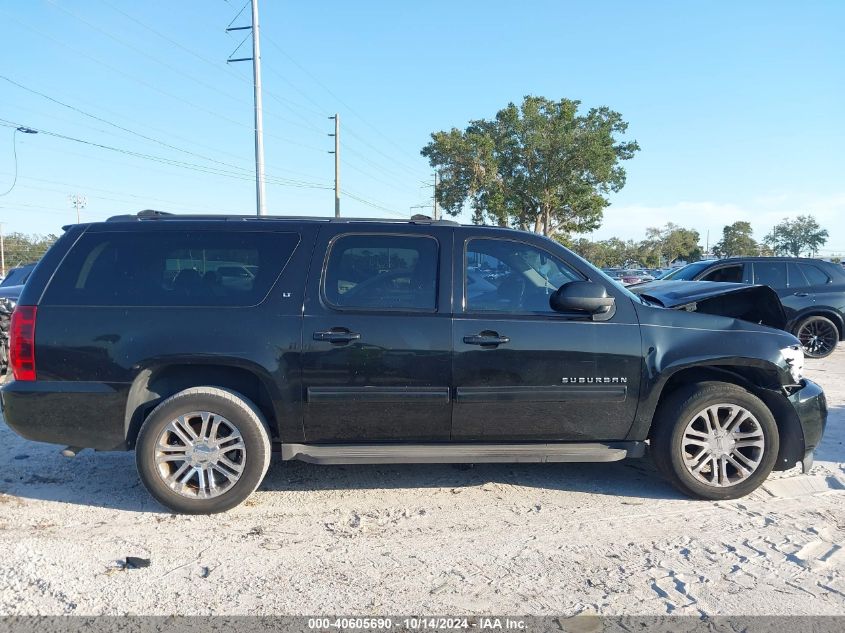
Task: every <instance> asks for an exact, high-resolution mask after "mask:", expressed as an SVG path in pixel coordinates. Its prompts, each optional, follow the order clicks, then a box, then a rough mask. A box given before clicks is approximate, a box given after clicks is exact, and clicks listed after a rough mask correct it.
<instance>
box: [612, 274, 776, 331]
mask: <svg viewBox="0 0 845 633" xmlns="http://www.w3.org/2000/svg"><path fill="white" fill-rule="evenodd" d="M628 290H630V291H631V292H633V293H635V294H637V295H640V296H641V297H642V298H643V299H645V300H647V301H652V302H655V303H658V304H660V305H661V306H663V307H664V308H673V309H676V310H686V311H687V312H702V313H704V314H714V315H718V316H725V317H733V318H735V319H741V320H743V321H749V322H751V323H759V324H761V325H767V326H769V327H773V328H777V329H779V330H782V329H784V328H785V327H786V321H787V319H786V312H784V309H783V304H781V302H780V297H778V295H777V293H776V292H775V291H774V290H772V289H771V288H769V287H768V286H749V285H747V284H731V283H722V282H718V281H675V280H672V279H667V280H660V279H658V280H656V281H650V282H648V283H644V284H637V285H636V286H629V287H628Z"/></svg>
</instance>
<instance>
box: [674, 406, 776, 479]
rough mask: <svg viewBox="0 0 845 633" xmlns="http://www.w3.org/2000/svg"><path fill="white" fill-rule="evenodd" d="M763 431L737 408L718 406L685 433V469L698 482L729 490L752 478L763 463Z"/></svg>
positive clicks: (702, 413)
mask: <svg viewBox="0 0 845 633" xmlns="http://www.w3.org/2000/svg"><path fill="white" fill-rule="evenodd" d="M765 442H766V440H765V437H764V435H763V427H762V426H761V425H760V422H758V421H757V418H755V417H754V416H753V415H752V414H751V412H750V411H748V410H747V409H744V408H743V407H741V406H739V405H736V404H714V405H712V406H709V407H707V408H706V409H704V410H703V411H700V412H698V413H697V414H696V415H694V416H693V418H692V419H691V420H690V421H689V423H688V424H687V426H686V429H684V435H683V439H682V443H681V449H682V450H683V458H684V465H685V466H686V468H687V471H688V472H689V473H690V474H691V475H692V476H693V477H695V479H697V480H698V481H700V482H701V483H703V484H706V485H708V486H714V487H717V488H726V487H729V486H733V485H735V484H738V483H740V482H742V481H744V480H746V479H748V477H750V476H751V475H752V474H753V473H754V472H755V471H756V470H757V468H758V467H759V466H760V462H762V461H763V454H764V452H765V448H766V443H765Z"/></svg>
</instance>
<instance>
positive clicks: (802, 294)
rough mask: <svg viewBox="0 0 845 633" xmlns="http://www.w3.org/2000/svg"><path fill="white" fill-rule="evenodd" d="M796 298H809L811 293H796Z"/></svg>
mask: <svg viewBox="0 0 845 633" xmlns="http://www.w3.org/2000/svg"><path fill="white" fill-rule="evenodd" d="M795 296H796V297H809V296H810V293H809V292H796V293H795Z"/></svg>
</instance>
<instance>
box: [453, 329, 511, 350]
mask: <svg viewBox="0 0 845 633" xmlns="http://www.w3.org/2000/svg"><path fill="white" fill-rule="evenodd" d="M510 342H511V339H510V337H509V336H499V334H498V332H481V333H480V334H472V335H470V336H465V337H464V343H466V344H467V345H481V346H482V347H486V346H488V345H489V346H492V347H495V346H496V345H504V344H505V343H510Z"/></svg>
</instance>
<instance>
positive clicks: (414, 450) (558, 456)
mask: <svg viewBox="0 0 845 633" xmlns="http://www.w3.org/2000/svg"><path fill="white" fill-rule="evenodd" d="M644 454H645V443H644V442H607V443H596V444H593V443H590V444H588V443H580V442H571V443H561V442H558V443H553V444H549V443H545V444H524V443H523V444H282V459H285V460H288V459H298V460H300V461H303V462H308V463H311V464H462V463H467V464H482V463H491V462H505V463H507V462H510V463H515V462H540V463H543V462H615V461H619V460H620V459H625V458H626V457H642V456H643V455H644Z"/></svg>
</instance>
